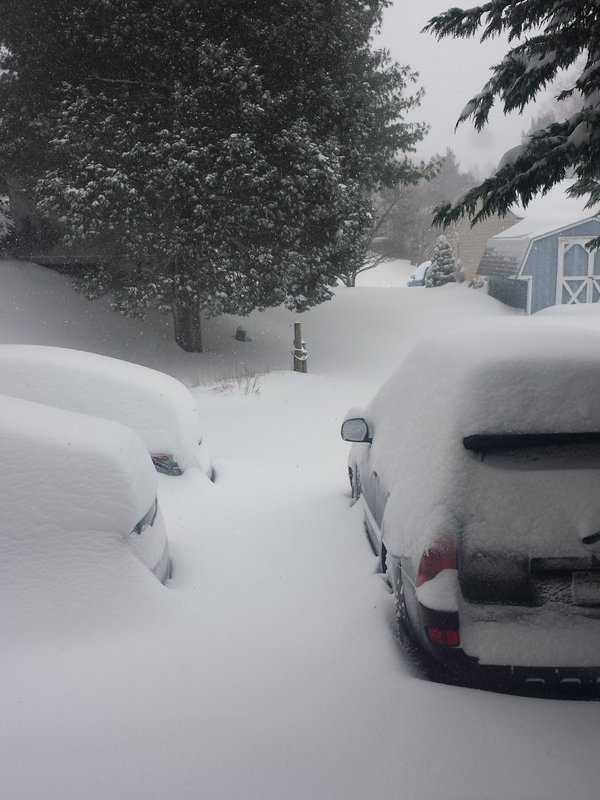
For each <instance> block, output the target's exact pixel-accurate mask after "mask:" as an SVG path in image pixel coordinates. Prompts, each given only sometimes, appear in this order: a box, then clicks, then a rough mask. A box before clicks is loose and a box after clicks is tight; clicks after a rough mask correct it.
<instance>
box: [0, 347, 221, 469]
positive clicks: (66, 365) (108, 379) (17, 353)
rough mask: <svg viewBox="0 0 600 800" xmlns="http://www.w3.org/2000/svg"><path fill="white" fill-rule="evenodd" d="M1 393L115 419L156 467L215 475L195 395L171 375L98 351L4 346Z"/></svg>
mask: <svg viewBox="0 0 600 800" xmlns="http://www.w3.org/2000/svg"><path fill="white" fill-rule="evenodd" d="M0 393H1V394H6V395H10V396H11V397H19V398H21V399H23V400H31V401H33V402H36V403H45V404H47V405H51V406H56V407H57V408H64V409H66V410H69V411H77V412H79V413H82V414H91V415H93V416H97V417H104V418H106V419H111V420H114V421H115V422H120V423H122V424H123V425H127V426H128V427H130V428H132V429H133V430H134V431H135V432H136V433H137V434H138V435H139V436H140V438H141V439H142V440H143V441H144V442H145V443H146V446H147V448H148V450H149V452H150V454H151V456H152V460H153V462H154V465H155V467H156V469H157V470H158V471H159V472H162V473H165V474H168V475H181V474H182V473H183V472H185V470H186V469H189V468H190V467H198V468H200V469H201V470H202V471H203V472H205V473H206V474H207V475H208V476H209V477H210V478H211V479H212V478H213V477H214V475H213V468H212V465H211V461H210V457H209V455H208V452H207V449H206V445H205V444H204V443H203V440H202V431H201V429H200V419H199V412H198V408H197V405H196V401H195V400H194V397H193V395H192V393H191V392H190V391H189V389H188V388H187V387H186V386H184V385H183V384H182V383H181V382H180V381H178V380H176V379H175V378H172V377H171V376H170V375H165V374H164V373H162V372H157V371H156V370H153V369H149V368H148V367H143V366H140V365H139V364H131V363H129V362H128V361H121V360H120V359H116V358H109V357H108V356H101V355H97V354H96V353H85V352H82V351H79V350H71V349H67V348H61V347H42V346H36V345H1V346H0Z"/></svg>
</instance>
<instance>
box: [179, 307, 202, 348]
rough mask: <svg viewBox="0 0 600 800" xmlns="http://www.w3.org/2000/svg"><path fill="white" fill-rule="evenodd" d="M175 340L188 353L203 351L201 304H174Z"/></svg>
mask: <svg viewBox="0 0 600 800" xmlns="http://www.w3.org/2000/svg"><path fill="white" fill-rule="evenodd" d="M173 324H174V327H175V341H176V342H177V344H178V345H179V347H181V349H182V350H185V351H186V352H187V353H201V352H202V320H201V319H200V306H199V305H198V304H196V305H192V306H190V305H185V306H183V305H177V304H175V305H173Z"/></svg>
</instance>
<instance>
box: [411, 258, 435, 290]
mask: <svg viewBox="0 0 600 800" xmlns="http://www.w3.org/2000/svg"><path fill="white" fill-rule="evenodd" d="M430 266H431V261H424V262H423V263H422V264H419V266H418V267H417V268H416V269H415V271H414V272H413V273H412V275H411V276H410V277H409V279H408V283H407V284H406V285H407V286H410V287H412V286H425V279H426V278H427V271H428V270H429V267H430Z"/></svg>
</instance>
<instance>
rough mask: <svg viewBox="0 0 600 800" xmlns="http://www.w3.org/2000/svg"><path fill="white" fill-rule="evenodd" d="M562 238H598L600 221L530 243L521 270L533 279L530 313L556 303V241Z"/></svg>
mask: <svg viewBox="0 0 600 800" xmlns="http://www.w3.org/2000/svg"><path fill="white" fill-rule="evenodd" d="M562 236H589V237H590V238H592V237H594V236H600V221H598V220H595V219H593V220H589V221H587V222H582V223H580V224H579V225H574V226H573V227H572V228H566V229H564V230H562V231H559V232H558V233H552V234H550V235H548V236H545V237H544V238H543V239H537V240H535V241H534V242H533V243H532V245H531V249H530V251H529V255H528V256H527V261H526V262H525V267H524V269H523V275H531V277H532V278H533V285H532V295H531V311H532V313H533V312H535V311H541V309H542V308H547V306H553V305H554V304H555V303H556V278H557V272H558V240H559V238H561V237H562Z"/></svg>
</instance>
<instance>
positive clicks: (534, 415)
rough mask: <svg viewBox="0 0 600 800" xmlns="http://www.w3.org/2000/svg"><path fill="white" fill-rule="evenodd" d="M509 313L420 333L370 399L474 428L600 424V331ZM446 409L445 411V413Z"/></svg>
mask: <svg viewBox="0 0 600 800" xmlns="http://www.w3.org/2000/svg"><path fill="white" fill-rule="evenodd" d="M592 337H595V333H594V332H589V331H582V330H578V329H575V328H570V327H569V328H567V327H566V326H564V327H563V326H562V325H559V324H557V325H555V326H554V325H550V324H548V325H545V326H544V327H543V329H542V327H541V326H536V325H535V324H534V323H533V322H532V320H531V319H529V318H527V319H522V320H521V319H514V320H513V319H511V320H502V321H498V322H493V323H487V324H485V325H483V326H479V327H478V328H477V331H474V332H473V335H472V336H468V335H467V334H465V331H464V330H462V331H461V332H460V333H452V332H447V331H441V332H439V333H438V334H437V335H436V334H434V335H432V336H431V337H428V338H427V339H424V340H421V341H419V342H418V343H417V344H416V345H415V347H414V348H413V350H412V351H411V352H410V353H409V354H408V355H407V357H406V358H405V360H404V361H403V362H402V364H401V366H400V368H399V369H398V370H397V371H396V373H395V374H394V375H393V376H392V377H391V378H390V379H389V380H388V382H387V383H386V384H385V386H384V387H383V388H382V390H381V391H380V393H379V394H378V395H377V397H376V398H375V400H374V401H373V403H372V407H371V408H372V412H373V413H374V414H375V415H376V417H377V418H379V417H380V416H382V415H388V414H391V415H393V416H395V417H397V416H399V415H400V414H401V413H403V412H405V413H407V412H408V411H411V413H414V414H417V415H418V416H419V417H431V418H432V419H434V418H436V417H438V418H439V424H440V425H441V426H442V427H443V426H444V424H445V422H444V421H445V420H452V426H453V427H454V426H456V425H458V426H459V427H460V430H461V433H462V435H463V436H467V435H469V434H471V433H484V432H488V431H491V430H495V431H498V432H503V431H513V432H520V431H523V432H526V431H531V430H534V429H536V430H538V429H540V428H541V429H544V430H549V431H555V430H559V429H560V430H564V431H571V430H573V431H575V430H579V429H581V426H585V430H589V426H590V425H593V426H596V427H597V429H598V430H600V392H599V391H598V387H600V337H599V338H598V341H597V342H596V343H595V344H592V342H595V339H594V338H592ZM442 412H443V413H442Z"/></svg>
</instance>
